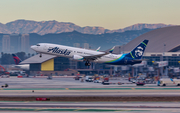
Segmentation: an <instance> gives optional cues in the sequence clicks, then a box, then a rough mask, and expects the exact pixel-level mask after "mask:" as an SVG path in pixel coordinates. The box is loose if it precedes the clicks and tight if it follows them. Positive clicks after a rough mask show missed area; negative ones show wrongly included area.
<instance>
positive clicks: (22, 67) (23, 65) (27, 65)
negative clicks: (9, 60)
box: [12, 54, 29, 70]
mask: <svg viewBox="0 0 180 113" xmlns="http://www.w3.org/2000/svg"><path fill="white" fill-rule="evenodd" d="M12 56H13V59H14V62H15V64H16V65H14V66H13V67H15V68H19V69H23V70H29V64H22V65H20V64H19V63H20V62H21V61H22V60H21V59H20V58H19V57H18V56H17V55H15V54H12Z"/></svg>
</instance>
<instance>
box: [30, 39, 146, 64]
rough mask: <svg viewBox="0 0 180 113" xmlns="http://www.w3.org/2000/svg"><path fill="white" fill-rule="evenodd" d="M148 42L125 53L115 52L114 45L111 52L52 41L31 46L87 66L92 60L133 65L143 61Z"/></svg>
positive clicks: (42, 52) (44, 52)
mask: <svg viewBox="0 0 180 113" xmlns="http://www.w3.org/2000/svg"><path fill="white" fill-rule="evenodd" d="M147 44H148V40H144V41H143V42H141V43H140V44H139V45H138V46H137V47H135V48H134V49H133V50H132V51H131V52H129V53H125V54H113V53H112V51H113V49H114V48H115V47H113V48H112V49H111V50H110V51H109V52H103V51H97V50H89V49H83V48H76V47H70V46H64V45H58V44H51V43H38V44H37V45H33V46H31V49H33V50H34V51H36V52H38V53H40V57H42V54H49V55H55V56H57V57H67V58H72V59H73V60H77V61H85V66H90V65H91V63H90V62H97V63H105V64H110V65H133V64H137V63H141V62H142V61H143V60H142V56H143V53H144V51H145V48H146V46H147Z"/></svg>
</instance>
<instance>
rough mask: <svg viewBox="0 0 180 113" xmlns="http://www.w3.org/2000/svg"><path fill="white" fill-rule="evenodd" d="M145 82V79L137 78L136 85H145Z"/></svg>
mask: <svg viewBox="0 0 180 113" xmlns="http://www.w3.org/2000/svg"><path fill="white" fill-rule="evenodd" d="M144 84H145V81H144V79H137V80H136V85H137V86H143V85H144Z"/></svg>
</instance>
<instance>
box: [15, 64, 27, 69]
mask: <svg viewBox="0 0 180 113" xmlns="http://www.w3.org/2000/svg"><path fill="white" fill-rule="evenodd" d="M12 67H15V68H19V69H23V70H29V67H30V66H29V64H22V65H13V66H12Z"/></svg>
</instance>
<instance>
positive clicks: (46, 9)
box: [0, 0, 180, 30]
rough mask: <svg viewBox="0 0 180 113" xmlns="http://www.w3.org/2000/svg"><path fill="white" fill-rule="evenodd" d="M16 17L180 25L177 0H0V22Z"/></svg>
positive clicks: (115, 25) (90, 23)
mask: <svg viewBox="0 0 180 113" xmlns="http://www.w3.org/2000/svg"><path fill="white" fill-rule="evenodd" d="M17 19H26V20H35V21H48V20H56V21H59V22H72V23H75V24H76V25H79V26H81V27H84V26H101V27H104V28H106V29H111V30H112V29H119V28H124V27H127V26H130V25H133V24H137V23H165V24H176V25H180V0H1V1H0V23H3V24H5V23H7V22H10V21H14V20H17Z"/></svg>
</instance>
